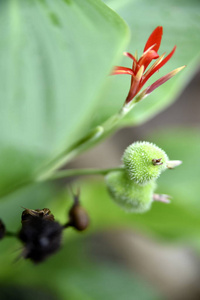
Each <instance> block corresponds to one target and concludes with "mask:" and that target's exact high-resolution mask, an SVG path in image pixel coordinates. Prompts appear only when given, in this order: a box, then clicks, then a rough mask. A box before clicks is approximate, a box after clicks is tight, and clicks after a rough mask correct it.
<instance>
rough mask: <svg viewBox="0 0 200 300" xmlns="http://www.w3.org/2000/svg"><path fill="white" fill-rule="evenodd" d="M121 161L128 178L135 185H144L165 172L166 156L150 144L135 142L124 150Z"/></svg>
mask: <svg viewBox="0 0 200 300" xmlns="http://www.w3.org/2000/svg"><path fill="white" fill-rule="evenodd" d="M122 160H123V163H124V166H125V169H126V171H127V174H128V177H129V178H130V179H131V180H133V181H134V182H135V183H137V184H140V185H145V184H147V183H149V182H150V181H152V180H154V179H157V178H158V177H159V175H160V174H161V172H163V171H164V170H166V168H167V162H168V156H167V154H166V153H165V152H164V151H163V150H162V149H160V148H159V147H157V146H156V145H154V144H152V143H148V142H136V143H133V144H131V145H130V146H129V147H128V148H127V149H126V150H125V152H124V155H123V157H122Z"/></svg>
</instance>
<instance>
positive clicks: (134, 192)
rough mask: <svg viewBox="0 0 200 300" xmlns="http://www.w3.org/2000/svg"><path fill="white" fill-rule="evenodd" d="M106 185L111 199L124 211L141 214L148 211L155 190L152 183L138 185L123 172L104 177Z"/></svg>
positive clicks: (111, 173) (154, 185)
mask: <svg viewBox="0 0 200 300" xmlns="http://www.w3.org/2000/svg"><path fill="white" fill-rule="evenodd" d="M106 185H107V188H108V191H109V193H110V195H111V197H112V199H113V200H114V201H115V202H116V203H117V204H118V205H119V206H121V208H123V209H124V210H125V211H127V212H136V213H143V212H146V211H148V210H149V209H150V207H151V204H152V201H153V192H154V190H155V188H156V184H155V182H154V181H151V182H150V183H148V184H146V185H139V184H137V183H135V182H134V181H133V180H130V179H129V177H128V175H127V173H126V172H125V171H116V172H110V173H109V174H108V175H107V176H106Z"/></svg>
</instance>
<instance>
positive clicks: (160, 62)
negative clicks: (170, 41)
mask: <svg viewBox="0 0 200 300" xmlns="http://www.w3.org/2000/svg"><path fill="white" fill-rule="evenodd" d="M162 34H163V28H162V26H158V27H156V29H154V31H153V32H152V34H151V35H150V37H149V38H148V40H147V42H146V45H145V47H144V51H143V54H142V56H141V57H140V59H139V60H137V57H136V55H135V56H133V55H132V54H131V53H128V52H125V53H124V55H125V56H128V57H129V58H131V59H132V60H133V65H132V69H130V68H126V67H118V66H117V67H115V69H114V71H113V72H112V75H118V74H129V75H131V76H132V77H131V86H130V90H129V93H128V96H127V98H126V102H125V103H129V102H130V101H131V100H132V99H133V98H134V97H135V96H136V95H137V94H138V93H139V91H140V90H141V88H142V87H143V86H144V84H145V83H146V82H147V80H148V79H149V78H150V77H151V76H152V75H153V74H154V73H155V72H156V71H158V70H159V69H160V68H162V67H163V66H164V65H165V64H166V63H167V62H168V60H169V59H170V58H171V57H172V55H173V54H174V52H175V50H176V46H174V48H173V49H172V51H171V52H170V53H169V54H168V55H167V56H166V57H165V58H164V56H165V53H164V54H162V55H161V56H159V55H158V53H157V51H158V49H159V48H160V43H161V40H162ZM153 59H156V61H155V62H154V64H153V65H152V66H151V67H150V68H149V69H148V70H146V69H147V67H148V65H149V64H150V63H151V62H152V60H153ZM184 67H185V66H183V67H180V68H178V69H175V70H174V71H172V72H170V73H168V74H167V75H165V76H163V77H161V78H160V79H158V80H157V81H156V82H154V83H153V84H152V85H150V86H148V87H147V88H146V89H145V90H144V91H143V92H142V93H141V94H140V95H139V96H138V99H137V101H139V100H141V99H142V98H144V97H145V96H147V95H148V94H150V93H151V92H152V91H153V90H155V89H156V88H157V87H159V86H160V85H162V84H163V83H165V82H166V81H167V80H169V79H170V78H171V77H173V76H174V75H175V74H176V73H178V72H179V71H180V70H182V69H183V68H184Z"/></svg>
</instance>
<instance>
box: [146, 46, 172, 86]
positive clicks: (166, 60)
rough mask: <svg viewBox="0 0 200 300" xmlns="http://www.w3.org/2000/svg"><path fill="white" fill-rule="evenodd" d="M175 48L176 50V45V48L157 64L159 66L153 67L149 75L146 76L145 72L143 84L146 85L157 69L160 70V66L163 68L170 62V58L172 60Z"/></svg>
mask: <svg viewBox="0 0 200 300" xmlns="http://www.w3.org/2000/svg"><path fill="white" fill-rule="evenodd" d="M175 50H176V46H174V48H173V49H172V51H171V52H170V53H169V54H168V55H167V56H166V57H165V58H164V59H163V60H162V61H161V62H160V63H159V64H158V65H157V66H155V68H153V69H152V70H151V72H149V73H148V75H147V76H145V74H144V79H143V81H142V84H143V85H144V84H145V83H146V82H147V80H148V79H149V78H150V77H151V76H152V75H153V74H154V73H155V72H156V71H158V70H159V69H160V68H162V67H163V66H164V65H165V64H166V63H167V62H168V60H170V58H171V57H172V55H173V54H174V52H175Z"/></svg>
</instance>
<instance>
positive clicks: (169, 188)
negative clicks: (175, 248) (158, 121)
mask: <svg viewBox="0 0 200 300" xmlns="http://www.w3.org/2000/svg"><path fill="white" fill-rule="evenodd" d="M148 140H149V141H151V142H153V143H156V144H158V145H159V146H160V147H162V148H163V149H165V150H166V152H167V153H168V155H169V157H170V158H171V159H177V158H178V159H182V160H183V165H182V166H180V167H178V168H177V169H174V170H167V171H166V172H164V173H163V174H162V175H161V177H160V178H159V180H158V190H157V192H159V193H166V194H170V195H171V196H172V197H173V198H172V201H171V204H164V203H157V202H155V203H154V204H153V206H152V209H151V210H150V211H149V212H147V213H144V214H128V213H125V212H124V211H123V210H121V209H120V208H119V207H118V206H116V204H115V203H114V202H113V201H112V199H111V198H110V197H109V194H108V192H107V190H106V188H105V185H104V181H103V180H101V179H97V180H91V178H89V179H87V180H80V181H79V182H77V183H76V186H80V187H81V202H82V205H83V206H84V207H85V208H86V210H87V211H88V213H89V215H90V218H91V225H90V228H89V229H88V231H87V232H86V233H84V234H83V235H80V233H77V232H75V231H73V230H71V229H69V230H68V231H66V233H65V238H64V241H63V244H64V245H63V248H62V249H61V251H60V252H58V253H57V254H56V255H54V256H53V257H51V258H49V260H48V261H46V262H44V263H43V264H41V265H38V266H35V267H34V266H33V265H32V263H29V262H28V261H23V260H22V259H21V260H20V261H18V262H16V263H15V264H12V262H13V260H15V259H16V257H17V256H18V255H19V254H20V251H21V250H18V251H16V250H17V249H19V247H20V244H19V243H17V242H16V241H15V240H14V239H8V238H7V239H5V240H3V241H1V244H0V253H1V255H0V264H1V269H0V278H1V281H2V282H5V283H7V282H11V283H13V284H18V285H19V286H22V287H23V286H27V287H28V286H33V287H38V288H41V286H42V287H43V288H46V289H47V290H48V291H49V292H51V291H52V293H53V294H54V293H55V294H56V295H58V299H69V300H71V299H72V300H75V299H77V300H85V299H95V300H96V299H99V300H101V299H107V298H109V299H115V300H117V299H120V300H121V299H122V298H123V295H126V298H125V299H126V300H128V299H131V300H132V299H141V300H146V299H147V300H148V299H152V300H153V299H154V300H155V299H161V298H159V297H158V295H155V294H154V292H153V291H152V289H151V288H149V287H148V286H147V285H146V283H144V282H143V281H141V279H139V278H137V277H134V276H133V274H129V273H127V271H125V270H124V269H123V268H121V267H120V266H119V265H115V264H114V265H112V264H111V265H108V264H106V265H104V263H103V264H102V263H101V264H99V263H97V261H93V260H92V258H91V256H90V255H89V252H88V250H87V243H85V237H90V236H91V235H92V234H93V233H95V232H97V231H99V230H103V229H110V228H111V227H120V228H132V229H133V230H136V231H140V232H142V233H144V234H148V235H149V236H154V237H157V238H160V239H162V240H163V241H173V242H174V243H175V242H176V243H182V244H185V245H186V244H187V247H188V246H190V247H192V248H193V249H196V250H197V251H199V250H200V243H199V230H200V219H199V213H200V206H199V184H198V179H199V175H200V174H199V172H200V171H199V170H200V158H199V151H200V136H199V131H197V130H194V129H184V130H183V129H177V130H171V131H162V132H155V135H153V136H151V137H149V138H148ZM188 141H190V143H188ZM74 188H75V186H74ZM59 190H60V191H59V193H58V190H57V189H56V188H53V186H52V185H50V186H49V185H48V184H47V185H36V186H34V187H33V186H32V187H29V188H27V189H23V190H21V191H18V192H17V193H15V194H12V195H10V196H7V197H6V199H4V200H6V201H2V202H1V204H0V212H1V214H0V218H3V221H4V222H5V223H6V224H8V226H9V229H10V230H14V229H17V228H19V226H20V210H21V208H20V206H21V205H23V206H25V207H30V208H36V207H37V206H40V208H41V207H45V206H46V207H49V208H50V209H51V211H52V212H53V213H54V215H55V217H56V219H57V220H59V221H60V222H61V223H64V222H65V221H66V217H67V211H68V208H69V207H70V205H71V203H72V199H71V198H72V197H71V194H70V193H69V191H68V190H66V188H65V187H63V188H60V189H59ZM40 201H41V202H40ZM8 249H9V250H8ZM49 274H51V276H49ZM133 295H134V296H133Z"/></svg>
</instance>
